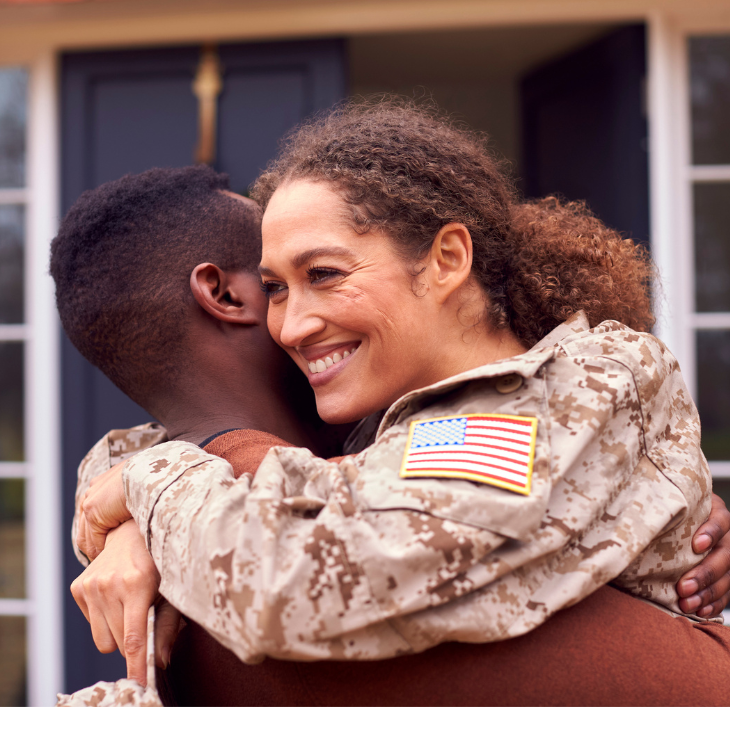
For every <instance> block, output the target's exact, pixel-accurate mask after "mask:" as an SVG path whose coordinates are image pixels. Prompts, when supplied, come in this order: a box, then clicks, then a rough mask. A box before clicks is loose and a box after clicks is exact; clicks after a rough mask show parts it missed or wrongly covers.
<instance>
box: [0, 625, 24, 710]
mask: <svg viewBox="0 0 730 730" xmlns="http://www.w3.org/2000/svg"><path fill="white" fill-rule="evenodd" d="M25 632H26V620H25V618H24V617H23V616H0V707H25V705H27V704H28V697H27V689H26V681H25V661H26V659H25V656H26V654H25V651H26V650H25V645H26V640H25Z"/></svg>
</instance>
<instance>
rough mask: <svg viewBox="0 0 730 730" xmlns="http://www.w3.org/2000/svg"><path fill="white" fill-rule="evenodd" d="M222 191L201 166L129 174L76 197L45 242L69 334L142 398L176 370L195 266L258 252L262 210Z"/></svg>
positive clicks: (249, 267)
mask: <svg viewBox="0 0 730 730" xmlns="http://www.w3.org/2000/svg"><path fill="white" fill-rule="evenodd" d="M227 189H228V176H227V175H223V174H219V173H216V172H215V171H214V170H212V169H211V168H209V167H205V166H202V165H199V166H191V167H182V168H155V169H152V170H148V171H147V172H143V173H142V174H140V175H125V176H124V177H122V178H120V179H119V180H115V181H113V182H108V183H104V184H103V185H100V186H99V187H98V188H96V189H95V190H90V191H87V192H85V193H84V194H83V195H81V197H80V198H79V199H78V200H77V201H76V202H75V203H74V205H73V206H72V207H71V209H70V210H69V211H68V213H67V214H66V217H65V218H64V219H63V221H62V222H61V226H60V230H59V232H58V235H57V236H56V238H55V239H54V240H53V243H52V244H51V274H52V276H53V279H54V281H55V282H56V303H57V305H58V311H59V314H60V316H61V322H62V324H63V328H64V329H65V330H66V334H67V335H68V337H69V339H70V340H71V342H72V343H73V344H74V345H75V346H76V347H77V348H78V350H79V352H81V354H82V355H83V356H84V357H85V358H86V359H87V360H89V361H90V362H91V363H93V364H94V365H96V366H97V367H99V368H100V369H101V370H102V371H103V372H104V373H106V375H107V376H108V377H109V378H111V380H112V381H113V382H114V383H116V385H117V386H119V387H120V388H121V389H122V390H123V391H125V392H126V393H127V394H128V395H129V396H130V397H132V398H133V399H134V400H136V401H138V402H140V403H141V404H142V405H144V401H146V400H147V395H148V393H150V392H153V391H151V389H152V388H154V387H155V385H156V383H160V377H164V378H169V377H174V376H175V374H176V372H177V370H178V365H179V361H180V354H181V353H180V347H181V343H182V342H183V340H184V329H185V317H184V311H185V308H186V306H187V305H189V304H190V302H191V301H192V293H191V291H190V285H189V280H190V273H191V272H192V270H193V269H194V268H195V266H197V265H198V264H200V263H203V262H206V261H209V262H211V263H214V264H216V265H217V266H219V267H220V268H221V269H224V270H229V271H241V270H245V271H251V272H255V271H256V267H257V266H258V263H259V261H260V259H261V221H260V214H259V211H258V208H257V207H256V206H254V205H246V204H245V203H243V202H242V201H240V200H236V199H235V198H232V197H230V196H229V195H226V194H224V192H223V191H225V190H227ZM160 384H161V383H160Z"/></svg>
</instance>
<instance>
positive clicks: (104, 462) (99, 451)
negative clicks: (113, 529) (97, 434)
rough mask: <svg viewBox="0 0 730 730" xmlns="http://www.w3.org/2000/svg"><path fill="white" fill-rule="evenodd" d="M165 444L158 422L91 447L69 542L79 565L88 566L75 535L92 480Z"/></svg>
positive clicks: (82, 467)
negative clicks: (82, 502) (127, 459)
mask: <svg viewBox="0 0 730 730" xmlns="http://www.w3.org/2000/svg"><path fill="white" fill-rule="evenodd" d="M163 441H167V431H165V429H164V428H163V427H162V426H161V425H160V424H159V423H145V424H143V425H142V426H135V427H134V428H126V429H116V430H114V431H109V433H108V434H106V436H103V437H102V438H101V439H99V441H97V442H96V444H94V446H93V447H92V449H91V451H89V453H88V454H86V456H85V457H84V460H83V461H82V462H81V464H79V469H78V473H77V477H78V479H77V482H76V509H75V510H74V518H73V523H72V524H71V543H72V545H73V549H74V553H75V555H76V557H77V558H78V560H79V562H80V563H81V564H82V565H83V566H84V567H86V566H88V565H89V559H88V558H87V557H86V555H84V554H83V553H82V552H81V551H80V550H79V548H78V546H77V545H76V533H77V532H78V515H79V505H80V504H81V500H82V499H83V498H84V495H85V494H86V491H87V490H88V488H89V486H90V484H91V480H92V479H94V477H98V476H100V475H101V474H103V473H104V472H105V471H107V470H108V469H111V468H112V467H113V466H116V465H117V464H118V463H119V462H120V461H124V459H126V458H128V457H130V456H133V455H134V454H137V453H139V452H140V451H142V449H147V448H149V447H150V446H155V445H156V444H159V443H162V442H163Z"/></svg>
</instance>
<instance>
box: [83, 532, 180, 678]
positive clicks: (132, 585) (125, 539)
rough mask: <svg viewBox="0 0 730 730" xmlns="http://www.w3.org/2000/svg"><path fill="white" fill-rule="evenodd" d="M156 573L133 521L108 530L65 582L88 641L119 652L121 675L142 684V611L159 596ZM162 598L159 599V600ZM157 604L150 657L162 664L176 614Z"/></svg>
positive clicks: (144, 674)
mask: <svg viewBox="0 0 730 730" xmlns="http://www.w3.org/2000/svg"><path fill="white" fill-rule="evenodd" d="M159 584H160V575H159V573H158V572H157V568H156V567H155V564H154V563H153V562H152V558H151V557H150V555H149V553H148V552H147V548H146V547H145V542H144V539H143V538H142V536H141V535H140V533H139V529H138V527H137V525H136V523H135V522H134V521H133V520H129V521H127V522H125V523H124V524H122V525H120V526H119V527H117V528H115V529H113V530H111V531H110V532H109V534H108V535H107V540H106V548H105V549H104V551H103V552H102V553H101V555H99V557H98V558H97V559H96V560H95V561H94V562H93V563H92V564H91V565H90V566H89V567H88V568H87V569H86V570H85V571H84V572H83V573H82V574H81V575H80V576H79V577H78V578H77V579H76V580H75V581H74V582H73V583H72V584H71V593H72V594H73V597H74V599H75V600H76V603H78V605H79V607H80V608H81V610H82V611H83V613H84V616H86V619H87V621H88V622H89V623H90V624H91V633H92V635H93V637H94V643H95V644H96V646H97V648H98V649H99V651H100V652H102V653H103V654H108V653H110V652H113V651H114V650H115V649H117V648H119V651H120V652H121V654H122V656H124V657H125V659H126V660H127V676H128V677H129V678H130V679H135V680H137V681H138V682H139V683H140V684H141V685H143V686H144V685H145V684H146V682H147V612H148V610H149V607H150V606H151V605H152V604H153V603H154V602H155V600H156V599H157V598H158V596H159V594H158V591H157V588H158V586H159ZM163 600H164V599H163ZM164 603H165V604H166V605H160V606H158V611H157V613H158V616H157V622H156V626H155V659H156V662H157V664H158V666H162V667H163V668H164V667H166V666H167V663H168V661H169V657H170V650H171V648H172V644H173V642H174V640H175V637H176V636H177V631H178V627H179V623H180V614H179V613H178V612H177V611H176V609H174V608H173V607H172V606H170V605H169V604H167V602H166V601H165V602H164Z"/></svg>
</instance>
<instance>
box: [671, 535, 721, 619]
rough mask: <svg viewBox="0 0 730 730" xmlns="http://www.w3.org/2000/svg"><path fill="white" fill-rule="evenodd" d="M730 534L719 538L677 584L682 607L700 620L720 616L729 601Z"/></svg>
mask: <svg viewBox="0 0 730 730" xmlns="http://www.w3.org/2000/svg"><path fill="white" fill-rule="evenodd" d="M728 591H730V535H725V536H723V537H722V538H720V541H719V542H718V544H717V545H716V546H715V548H714V550H712V552H711V553H710V554H709V555H707V557H705V559H704V560H703V561H702V562H701V563H700V564H699V565H698V566H696V567H695V568H693V569H692V570H690V571H689V572H688V573H686V574H685V575H684V576H682V578H681V580H680V581H679V583H678V584H677V593H679V596H680V601H679V607H680V608H681V609H682V610H683V611H684V612H685V613H696V614H697V616H699V617H700V618H712V617H714V616H717V615H719V614H720V612H721V611H722V610H723V609H724V608H725V606H727V604H728V601H729V600H730V595H728Z"/></svg>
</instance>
